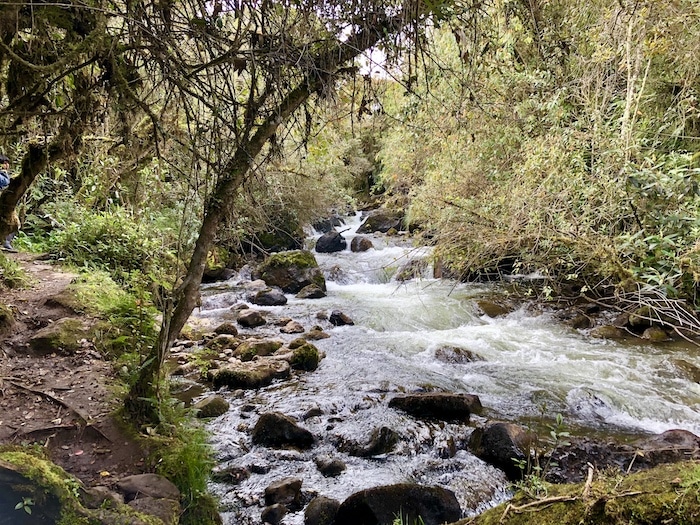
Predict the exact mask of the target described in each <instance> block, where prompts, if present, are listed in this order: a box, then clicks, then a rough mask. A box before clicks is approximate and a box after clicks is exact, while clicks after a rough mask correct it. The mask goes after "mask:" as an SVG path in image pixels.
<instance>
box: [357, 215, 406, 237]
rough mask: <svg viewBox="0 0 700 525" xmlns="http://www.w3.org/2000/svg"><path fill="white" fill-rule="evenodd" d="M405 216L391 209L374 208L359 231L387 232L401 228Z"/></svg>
mask: <svg viewBox="0 0 700 525" xmlns="http://www.w3.org/2000/svg"><path fill="white" fill-rule="evenodd" d="M402 223H403V216H402V215H401V214H400V213H398V212H393V211H389V210H373V211H371V212H369V214H368V216H367V218H366V219H365V220H364V222H363V223H362V225H360V227H359V228H358V229H357V233H374V232H381V233H387V232H388V231H389V230H391V229H394V230H400V229H401V226H402Z"/></svg>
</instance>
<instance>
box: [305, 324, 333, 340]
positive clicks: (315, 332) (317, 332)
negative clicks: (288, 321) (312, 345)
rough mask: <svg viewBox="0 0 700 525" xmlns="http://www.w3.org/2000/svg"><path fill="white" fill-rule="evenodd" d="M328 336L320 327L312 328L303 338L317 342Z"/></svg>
mask: <svg viewBox="0 0 700 525" xmlns="http://www.w3.org/2000/svg"><path fill="white" fill-rule="evenodd" d="M329 337H330V334H328V333H326V332H324V331H323V330H322V329H321V328H320V327H318V326H314V327H312V328H311V330H309V331H308V332H306V334H304V338H305V339H308V340H309V341H319V340H321V339H328V338H329Z"/></svg>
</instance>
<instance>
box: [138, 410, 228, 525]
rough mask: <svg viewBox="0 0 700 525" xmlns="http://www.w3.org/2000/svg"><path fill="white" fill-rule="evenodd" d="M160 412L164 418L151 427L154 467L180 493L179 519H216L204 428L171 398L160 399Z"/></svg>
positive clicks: (197, 523) (191, 522) (200, 523)
mask: <svg viewBox="0 0 700 525" xmlns="http://www.w3.org/2000/svg"><path fill="white" fill-rule="evenodd" d="M161 413H162V416H163V422H162V423H161V425H160V426H159V427H158V428H157V429H151V432H149V433H150V435H151V437H150V439H149V442H150V443H151V444H152V445H153V446H154V450H153V456H154V457H157V458H158V462H157V464H156V465H155V467H156V471H157V472H158V474H161V475H162V476H165V477H166V478H168V479H169V480H170V481H172V482H173V483H174V484H175V485H176V486H177V488H178V489H180V492H181V493H182V496H183V508H184V513H183V515H182V516H181V517H180V523H181V524H185V525H208V524H213V523H217V521H216V518H217V517H218V513H217V510H216V509H217V504H216V501H215V500H214V499H213V498H212V497H211V495H209V494H208V493H207V482H208V480H209V476H210V474H211V469H212V467H213V466H214V460H213V454H212V450H211V446H210V445H209V443H208V438H207V433H206V431H205V429H204V428H202V427H201V426H200V425H199V424H198V422H197V421H195V420H194V419H193V418H192V416H191V414H190V412H189V411H187V410H185V408H184V405H183V404H182V403H181V402H178V401H176V400H174V399H171V400H170V402H169V403H165V402H164V403H162V406H161Z"/></svg>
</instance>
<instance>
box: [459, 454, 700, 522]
mask: <svg viewBox="0 0 700 525" xmlns="http://www.w3.org/2000/svg"><path fill="white" fill-rule="evenodd" d="M544 485H545V486H546V487H547V495H546V496H543V497H542V498H541V499H533V498H532V497H531V496H530V495H529V494H528V491H519V492H518V493H517V494H516V496H515V497H514V498H513V499H512V500H511V501H509V502H507V503H503V504H501V505H499V506H498V507H495V508H493V509H490V510H488V511H486V512H484V513H483V514H481V515H479V516H476V517H474V518H467V519H465V520H461V521H458V522H457V525H496V524H499V525H541V524H543V523H556V524H557V525H579V524H581V523H585V524H586V525H651V524H656V523H673V524H674V525H692V524H695V523H700V497H698V491H699V490H700V464H699V463H697V462H694V461H689V462H684V463H674V464H671V465H662V466H660V467H656V468H654V469H650V470H645V471H643V472H639V473H637V474H632V475H629V476H626V477H624V478H622V479H621V478H620V477H619V476H617V475H615V476H612V477H601V478H599V479H598V480H596V481H594V482H593V483H592V484H591V485H590V486H589V487H586V484H585V483H576V484H567V485H549V484H544ZM584 494H585V495H584Z"/></svg>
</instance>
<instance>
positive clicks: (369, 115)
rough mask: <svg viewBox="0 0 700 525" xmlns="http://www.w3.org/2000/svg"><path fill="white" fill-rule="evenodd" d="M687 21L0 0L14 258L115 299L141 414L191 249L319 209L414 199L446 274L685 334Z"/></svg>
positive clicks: (568, 9)
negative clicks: (365, 66) (23, 252)
mask: <svg viewBox="0 0 700 525" xmlns="http://www.w3.org/2000/svg"><path fill="white" fill-rule="evenodd" d="M392 7H393V9H390V8H392ZM370 15H371V16H370ZM698 19H700V5H698V3H697V2H694V1H692V0H678V1H674V2H658V1H655V0H641V1H632V0H620V1H619V2H603V1H600V0H595V1H592V2H584V3H582V2H574V1H572V0H553V1H547V0H527V1H525V0H492V1H489V0H487V1H476V2H461V1H457V2H417V3H412V2H405V3H402V2H396V3H393V2H390V1H386V2H381V1H374V2H370V1H367V2H363V1H357V2H338V3H337V4H336V3H334V2H313V1H312V2H306V1H290V2H281V3H270V2H262V3H259V2H251V3H247V2H232V3H231V5H228V3H227V2H214V3H211V5H210V3H207V2H198V1H197V0H189V1H184V2H155V3H151V2H125V3H121V2H106V1H104V2H103V1H100V0H91V1H89V2H64V3H60V4H58V3H51V2H49V3H45V4H35V3H9V2H0V41H1V43H0V130H2V134H0V150H2V151H3V152H4V153H6V154H7V155H8V156H10V157H11V158H12V160H13V171H14V174H15V179H14V180H13V183H12V184H11V186H10V188H8V189H7V190H6V191H4V192H3V193H2V194H0V235H4V234H5V233H7V232H8V231H9V229H10V224H11V214H12V211H13V210H14V209H17V211H18V212H19V215H20V216H21V218H22V222H23V228H22V230H21V233H20V236H19V238H18V240H17V245H18V246H19V247H20V248H22V249H33V250H42V251H46V252H48V253H50V254H51V256H52V257H53V258H55V259H57V260H62V261H65V262H66V263H69V264H71V265H74V266H77V267H81V268H85V269H88V270H90V271H94V270H103V271H106V272H108V273H109V275H110V278H111V279H112V280H114V282H116V283H118V284H119V285H120V286H121V287H122V288H123V289H124V290H126V291H127V292H129V293H130V294H132V296H131V297H132V299H129V300H126V299H124V300H121V299H120V301H119V305H118V306H119V308H121V310H119V311H118V312H116V313H115V315H117V314H118V317H119V319H121V320H122V321H123V322H125V323H126V325H127V326H128V331H127V332H126V333H127V334H128V337H129V342H130V343H131V342H133V341H134V340H135V341H136V342H137V343H138V344H137V347H138V350H139V354H138V355H137V356H136V357H133V356H132V357H131V359H132V360H135V361H136V362H137V363H138V364H141V363H146V364H147V365H148V366H144V367H142V368H141V369H140V370H141V372H140V375H134V376H132V377H131V378H130V379H129V386H130V387H132V389H133V390H132V392H131V395H130V396H129V399H130V400H131V404H130V405H128V406H129V407H130V410H131V412H132V414H133V415H134V416H135V417H137V418H138V419H140V420H141V421H142V422H144V421H150V420H159V419H161V418H162V417H163V413H162V412H163V410H162V407H158V408H157V409H156V408H154V407H156V406H157V405H158V402H160V401H162V399H161V390H160V389H159V388H158V385H159V382H158V381H157V379H158V376H159V372H160V364H161V363H162V362H163V360H164V358H165V355H166V354H167V350H168V348H169V346H170V344H172V341H173V340H174V338H175V336H176V335H177V334H178V333H179V331H180V329H181V328H182V326H183V325H184V322H185V320H186V319H187V317H188V316H189V313H190V312H191V310H192V308H193V307H194V305H195V304H196V300H197V289H198V286H199V282H200V280H201V278H202V274H203V272H204V270H205V267H206V265H207V264H209V265H217V264H228V265H235V264H240V262H241V261H242V259H243V258H244V257H247V256H249V255H251V254H256V255H260V254H263V253H266V252H267V251H269V250H271V249H276V248H289V247H296V246H297V245H298V243H299V242H300V241H301V237H302V235H303V234H302V230H301V228H302V227H303V226H304V225H305V224H307V223H309V222H310V221H312V220H315V219H317V218H320V217H323V216H325V215H327V214H328V213H330V212H331V210H341V211H342V210H346V209H349V208H354V207H359V206H367V205H370V204H372V205H378V204H382V205H386V206H390V207H397V208H400V209H402V210H405V211H406V217H407V223H408V224H410V225H412V226H414V227H416V228H417V229H418V231H419V232H421V234H422V237H421V239H420V242H432V243H434V244H435V246H436V252H435V253H436V256H437V257H438V258H440V260H441V261H442V263H443V266H444V267H445V268H447V269H448V270H449V271H450V272H451V274H452V275H453V276H455V277H458V278H460V279H476V278H483V277H485V276H487V275H489V276H492V275H499V274H507V273H518V274H529V273H535V272H536V273H537V274H538V275H539V276H540V279H538V280H537V281H536V282H537V283H538V286H537V287H534V286H533V287H532V288H528V289H526V290H525V292H536V293H539V294H541V295H542V297H545V298H552V297H562V296H565V297H578V296H580V295H582V294H583V295H589V296H591V297H594V298H595V299H596V300H598V301H608V300H610V299H611V298H614V300H615V301H623V302H629V303H635V304H639V303H644V304H648V305H650V306H651V307H652V309H651V310H650V315H653V316H658V315H664V316H665V317H664V318H665V319H666V321H669V319H670V321H671V322H674V323H676V324H677V325H680V326H683V327H685V328H688V329H693V330H696V331H697V324H696V323H695V321H694V317H688V316H685V315H684V312H685V311H686V309H694V308H696V307H697V306H700V305H699V304H698V303H699V302H700V297H698V296H697V284H698V282H699V281H700V245H699V244H698V234H699V233H700V222H699V213H698V212H699V211H700V210H699V207H700V186H699V182H700V106H699V104H700V102H699V99H698V97H700V74H699V73H700V60H699V58H700V25H698V24H697V20H698ZM376 45H379V46H380V47H381V49H382V50H383V51H384V54H385V57H386V59H385V60H386V62H384V59H382V63H381V64H374V65H373V67H371V68H370V69H372V70H376V71H379V70H381V71H380V72H379V73H378V74H375V73H372V74H370V73H368V72H364V71H363V72H362V73H363V74H364V76H360V75H358V71H357V68H355V67H353V63H354V60H355V59H356V58H357V57H358V56H359V55H360V54H361V53H362V52H363V51H365V50H366V49H369V48H372V47H373V46H376ZM370 65H371V64H370ZM384 67H385V69H384ZM408 224H407V225H408ZM3 267H7V270H5V271H4V275H5V276H6V277H8V281H9V280H10V277H12V272H11V266H8V265H5V264H4V263H3ZM532 282H533V283H534V282H535V281H532ZM151 305H152V306H155V307H157V308H158V309H159V310H160V313H161V314H162V319H163V323H162V326H161V330H160V336H159V337H156V336H155V334H154V333H153V327H152V326H147V325H146V324H144V323H143V322H142V320H143V312H144V308H146V307H150V306H151ZM655 312H656V313H655ZM129 323H132V324H129ZM141 328H144V331H145V332H147V337H138V335H136V332H138V331H139V330H140V329H141ZM122 335H123V334H122ZM134 338H135V339H134ZM120 341H121V342H122V343H123V342H124V339H119V337H115V338H114V340H113V341H112V344H113V345H114V351H115V353H117V354H118V353H119V349H118V345H119V342H120ZM132 348H133V346H132ZM143 400H149V401H147V403H149V404H148V405H147V406H144V405H143V403H142V401H143Z"/></svg>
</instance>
